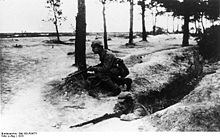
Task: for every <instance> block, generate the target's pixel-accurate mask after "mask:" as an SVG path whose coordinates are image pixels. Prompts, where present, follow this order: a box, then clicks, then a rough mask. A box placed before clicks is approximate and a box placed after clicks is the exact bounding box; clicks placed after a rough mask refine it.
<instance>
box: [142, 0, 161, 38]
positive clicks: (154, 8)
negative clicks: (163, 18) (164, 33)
mask: <svg viewBox="0 0 220 138" xmlns="http://www.w3.org/2000/svg"><path fill="white" fill-rule="evenodd" d="M146 6H147V8H148V9H150V10H151V14H152V16H153V20H154V22H153V35H155V34H156V27H157V16H159V15H163V14H164V13H165V9H164V8H162V7H161V3H159V2H158V1H156V0H151V1H150V2H149V3H148V4H147V5H146Z"/></svg>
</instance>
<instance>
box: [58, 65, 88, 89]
mask: <svg viewBox="0 0 220 138" xmlns="http://www.w3.org/2000/svg"><path fill="white" fill-rule="evenodd" d="M90 68H91V67H88V68H86V69H84V70H77V71H76V72H73V73H71V74H69V75H68V76H67V77H66V78H65V82H64V83H63V84H62V85H61V86H60V88H63V86H65V85H66V84H68V83H69V82H71V81H73V80H74V79H75V80H77V78H76V77H77V76H79V75H80V77H81V78H82V79H83V80H84V79H85V76H84V73H86V72H87V71H88V69H90Z"/></svg>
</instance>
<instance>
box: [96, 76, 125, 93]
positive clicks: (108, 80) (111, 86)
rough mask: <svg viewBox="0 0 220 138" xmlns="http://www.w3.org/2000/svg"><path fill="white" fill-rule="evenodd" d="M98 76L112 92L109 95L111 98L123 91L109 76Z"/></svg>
mask: <svg viewBox="0 0 220 138" xmlns="http://www.w3.org/2000/svg"><path fill="white" fill-rule="evenodd" d="M96 76H97V77H98V78H99V79H100V80H101V81H102V82H103V83H104V85H106V86H107V87H108V89H109V90H110V91H112V92H111V93H109V94H108V95H109V96H116V95H118V94H120V92H121V89H120V88H119V86H118V85H117V84H115V83H114V82H113V81H112V79H111V77H110V76H109V75H108V74H105V73H96Z"/></svg>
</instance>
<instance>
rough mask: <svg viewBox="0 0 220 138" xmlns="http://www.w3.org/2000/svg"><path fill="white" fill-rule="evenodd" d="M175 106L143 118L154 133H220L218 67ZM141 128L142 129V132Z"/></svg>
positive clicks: (219, 72) (219, 70) (219, 77)
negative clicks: (154, 127) (149, 124)
mask: <svg viewBox="0 0 220 138" xmlns="http://www.w3.org/2000/svg"><path fill="white" fill-rule="evenodd" d="M218 68H219V69H218V70H217V71H216V73H213V74H210V75H206V76H205V77H204V78H203V79H202V80H201V82H200V83H199V85H198V86H197V87H196V88H195V89H194V90H193V91H191V92H190V94H188V95H187V96H185V97H184V98H183V99H182V100H181V101H180V102H179V103H177V104H175V105H173V106H171V107H169V108H167V109H165V110H162V111H159V112H156V113H154V114H152V115H151V116H150V117H146V120H145V121H146V122H148V121H150V122H151V123H152V124H153V125H154V126H156V127H157V131H220V118H219V116H220V83H219V81H220V66H219V67H218ZM144 128H145V127H144V126H143V129H144Z"/></svg>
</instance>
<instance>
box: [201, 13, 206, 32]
mask: <svg viewBox="0 0 220 138" xmlns="http://www.w3.org/2000/svg"><path fill="white" fill-rule="evenodd" d="M201 25H202V32H203V33H205V27H204V23H203V15H202V17H201Z"/></svg>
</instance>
